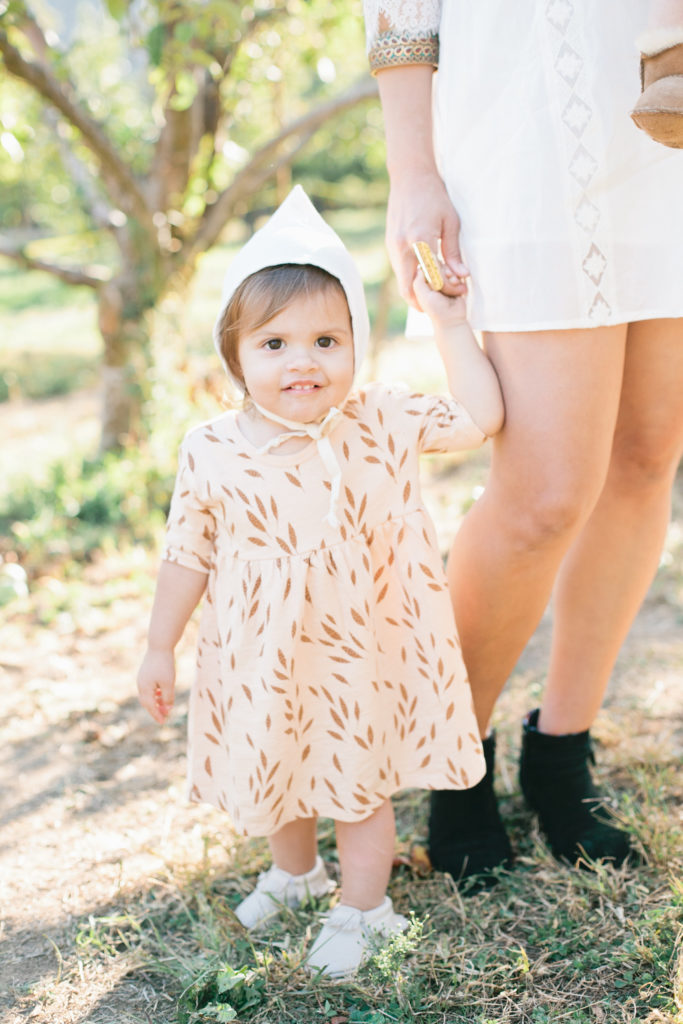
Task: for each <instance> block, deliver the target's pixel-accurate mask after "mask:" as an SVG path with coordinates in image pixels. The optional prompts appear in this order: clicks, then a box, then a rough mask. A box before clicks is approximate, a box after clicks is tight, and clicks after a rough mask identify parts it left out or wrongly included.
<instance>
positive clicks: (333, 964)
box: [308, 800, 408, 978]
mask: <svg viewBox="0 0 683 1024" xmlns="http://www.w3.org/2000/svg"><path fill="white" fill-rule="evenodd" d="M335 825H336V828H337V850H338V852H339V863H340V864H341V874H342V895H341V902H340V903H339V904H338V905H337V906H336V907H335V908H334V910H333V911H332V913H331V914H330V916H329V918H328V919H327V922H326V923H325V925H323V928H322V930H321V931H320V933H319V934H318V937H317V938H316V940H315V942H314V943H313V945H312V946H311V950H310V953H309V955H308V963H309V965H310V967H312V968H313V969H315V970H322V971H323V973H325V974H327V975H329V976H330V977H332V978H346V977H349V976H350V975H352V974H353V973H354V972H355V971H356V970H357V968H358V966H359V965H360V964H361V962H362V961H363V958H364V957H365V956H366V955H367V952H368V950H369V949H370V948H371V945H372V943H373V942H374V941H378V940H379V939H380V938H381V937H382V936H384V937H387V936H389V935H391V934H393V933H395V932H400V931H403V930H404V929H405V928H407V927H408V921H407V920H406V918H405V917H403V916H402V915H401V914H397V913H396V912H395V911H394V908H393V905H392V902H391V900H390V899H389V897H388V896H387V895H386V891H387V884H388V882H389V875H390V874H391V862H392V860H393V857H394V840H395V838H396V828H395V826H394V809H393V807H392V806H391V801H390V800H386V801H385V802H384V803H383V804H382V806H381V807H379V808H378V809H377V810H376V811H375V812H374V813H373V814H371V815H370V817H369V818H366V819H365V820H364V821H357V822H348V821H337V822H335Z"/></svg>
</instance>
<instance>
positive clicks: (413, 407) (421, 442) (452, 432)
mask: <svg viewBox="0 0 683 1024" xmlns="http://www.w3.org/2000/svg"><path fill="white" fill-rule="evenodd" d="M403 411H404V414H405V415H407V416H413V417H415V421H416V422H417V423H419V429H418V433H417V446H418V449H419V451H420V452H457V451H466V450H467V449H470V448H479V447H480V446H481V445H482V444H483V443H484V441H486V434H484V433H482V431H481V430H480V429H479V427H478V426H477V424H476V423H475V422H474V420H473V419H472V417H471V416H470V414H469V413H468V411H467V409H465V407H464V406H463V405H460V403H459V402H456V400H455V399H454V398H449V397H447V396H445V395H421V394H414V393H413V394H411V393H409V392H406V395H405V399H404V410H403Z"/></svg>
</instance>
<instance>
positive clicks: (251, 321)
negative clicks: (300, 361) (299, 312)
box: [218, 263, 346, 387]
mask: <svg viewBox="0 0 683 1024" xmlns="http://www.w3.org/2000/svg"><path fill="white" fill-rule="evenodd" d="M330 288H338V289H339V291H340V292H341V294H342V295H343V296H344V299H346V293H345V291H344V289H343V287H342V285H341V283H340V281H339V279H338V278H336V277H334V276H333V275H332V274H328V272H327V271H326V270H323V269H322V268H321V267H315V266H313V265H311V264H310V263H301V264H299V263H282V264H279V265H278V266H275V267H265V268H264V269H263V270H257V271H256V273H255V274H250V275H249V277H245V279H244V281H242V283H241V284H240V285H239V286H238V287H237V288H236V289H235V291H234V293H233V295H232V296H231V298H230V301H229V302H228V304H227V306H226V307H225V311H224V312H223V315H222V317H221V319H220V324H219V327H218V334H219V338H220V351H221V355H222V356H223V359H224V360H225V363H226V365H227V367H228V369H229V370H230V373H231V374H232V376H233V377H235V379H236V380H238V381H240V383H241V384H242V386H243V387H244V377H243V376H242V368H241V366H240V362H239V357H238V346H239V339H240V335H242V334H244V332H245V331H253V330H255V329H256V328H258V327H262V326H263V325H264V324H267V323H268V321H269V320H272V319H273V317H274V316H277V314H278V313H279V312H280V311H281V310H283V309H285V308H286V307H287V306H288V305H289V304H290V302H291V301H292V300H293V299H295V298H297V297H298V296H299V295H313V294H315V293H316V292H324V291H327V290H328V289H330Z"/></svg>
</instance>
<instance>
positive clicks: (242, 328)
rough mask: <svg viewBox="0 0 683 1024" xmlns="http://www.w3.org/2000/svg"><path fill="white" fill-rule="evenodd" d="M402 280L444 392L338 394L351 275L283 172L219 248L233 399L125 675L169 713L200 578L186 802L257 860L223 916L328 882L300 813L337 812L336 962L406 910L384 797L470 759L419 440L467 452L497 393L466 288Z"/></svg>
mask: <svg viewBox="0 0 683 1024" xmlns="http://www.w3.org/2000/svg"><path fill="white" fill-rule="evenodd" d="M415 289H416V294H417V295H418V297H419V300H420V302H421V303H422V305H423V308H424V309H425V311H426V312H427V313H428V314H429V315H430V317H431V318H432V320H433V323H434V328H435V334H436V340H437V344H438V346H439V351H440V353H441V355H442V357H443V361H444V364H445V368H446V371H447V377H448V382H449V387H450V390H451V393H452V395H453V397H433V396H425V395H420V394H411V393H410V392H409V391H407V390H404V389H401V388H398V387H390V386H381V385H370V386H367V387H364V388H360V389H357V390H352V384H353V379H354V376H355V375H356V374H357V372H358V369H359V367H360V364H361V360H362V358H363V352H364V349H365V347H366V343H367V338H368V318H367V310H366V306H365V298H364V294H363V287H362V282H361V280H360V276H359V274H358V271H357V269H356V267H355V265H354V263H353V261H352V259H351V256H350V254H349V253H348V251H347V250H346V249H345V248H344V246H343V244H342V242H341V240H340V239H339V238H338V236H337V235H336V234H335V233H334V232H333V231H332V229H331V228H330V227H329V226H328V225H327V224H326V223H325V221H324V220H323V219H322V218H321V217H320V216H319V215H318V213H317V212H316V210H315V208H314V207H313V205H312V204H311V202H310V200H309V199H308V197H307V196H306V194H305V193H304V192H303V190H302V189H301V188H300V187H296V188H295V189H294V190H293V192H292V193H290V195H289V197H288V198H287V199H286V200H285V202H284V203H283V204H282V206H281V207H280V208H279V209H278V210H277V211H276V212H275V214H274V215H273V216H272V217H271V219H270V220H269V221H268V223H267V224H266V226H265V227H263V228H262V229H261V230H260V231H258V232H257V233H256V234H255V235H254V236H253V238H252V239H251V240H250V241H249V242H248V243H247V245H246V246H245V247H244V249H243V250H242V251H241V252H240V254H239V255H238V256H237V258H236V259H235V261H234V263H233V264H232V266H231V267H230V268H229V271H228V274H227V277H226V281H225V285H224V290H223V305H222V310H221V313H220V316H219V318H218V321H217V325H216V329H215V332H214V336H215V340H216V344H217V347H218V350H219V353H220V355H221V358H222V360H223V363H224V365H225V367H226V369H227V372H228V374H229V375H230V376H231V377H232V379H233V381H234V382H235V383H236V384H237V385H238V387H239V388H240V390H241V391H242V392H243V394H244V404H243V407H242V408H241V409H239V410H236V411H230V412H227V413H224V414H223V415H220V416H218V417H217V418H216V419H214V420H212V421H211V422H209V423H205V424H203V425H202V426H199V427H197V428H195V429H194V430H191V431H190V432H189V434H188V435H187V437H186V438H185V441H184V443H183V445H182V448H181V453H180V460H179V470H178V477H177V482H176V487H175V491H174V495H173V500H172V504H171V510H170V513H169V519H168V532H167V540H166V547H165V550H164V556H163V561H162V564H161V568H160V571H159V579H158V585H157V591H156V597H155V601H154V607H153V611H152V617H151V624H150V628H149V641H148V648H147V652H146V655H145V658H144V661H143V664H142V667H141V669H140V672H139V677H138V688H139V694H140V700H141V703H142V705H143V706H144V707H145V708H146V709H147V710H148V711H149V713H150V714H151V715H152V717H153V718H154V719H155V720H156V721H158V722H160V723H161V722H163V721H164V720H165V719H166V717H167V715H168V714H169V712H170V709H171V707H172V705H173V692H174V681H175V669H174V648H175V646H176V644H177V643H178V641H179V639H180V637H181V635H182V633H183V630H184V627H185V625H186V623H187V621H188V618H189V616H190V615H191V614H192V611H193V609H194V608H195V606H196V604H197V603H198V601H199V600H200V598H201V597H202V595H204V598H205V599H204V605H203V611H202V617H201V622H200V631H199V643H198V651H197V679H196V683H195V686H194V688H193V690H192V695H191V700H190V724H189V756H188V760H189V792H190V798H191V799H192V800H197V801H208V802H209V803H212V804H214V805H216V806H217V807H220V808H222V809H223V810H225V811H226V812H228V814H229V815H230V817H231V819H232V822H233V824H234V826H235V828H236V829H237V830H238V831H239V832H240V833H242V834H244V835H256V836H259V835H260V836H267V837H268V840H269V844H270V848H271V852H272V859H273V866H272V867H271V868H270V870H269V871H267V872H265V874H263V875H262V876H261V877H260V879H259V881H258V884H257V885H256V888H255V890H254V891H253V892H252V893H251V894H250V895H249V896H247V898H246V899H245V900H243V902H242V903H241V904H240V905H239V906H238V907H237V909H236V914H237V917H238V918H239V920H240V921H241V923H242V924H243V925H244V926H245V927H246V928H257V927H259V926H262V925H263V924H264V923H265V922H267V920H268V919H269V918H271V917H272V916H273V915H275V914H277V913H279V912H280V910H281V909H282V907H283V906H285V905H289V906H296V905H298V904H299V903H300V902H302V901H303V900H304V899H305V898H306V897H307V896H309V895H312V896H320V895H322V894H325V893H327V892H329V891H330V889H331V887H332V886H331V882H330V879H329V878H328V876H327V873H326V870H325V867H324V865H323V863H322V861H321V859H320V857H319V856H318V855H317V847H316V819H317V818H318V817H319V816H321V815H323V816H326V817H331V818H333V819H334V821H335V826H336V835H337V844H338V852H339V862H340V868H341V894H340V900H339V902H338V904H337V905H336V907H335V908H334V909H333V911H332V912H331V914H330V915H329V918H328V920H327V922H326V923H325V924H324V926H323V928H322V931H321V932H320V934H319V935H318V936H317V938H316V940H315V942H314V943H313V946H312V949H311V951H310V953H309V956H308V958H307V962H308V964H309V965H310V966H311V967H313V968H315V969H320V970H322V971H323V972H325V973H326V974H327V975H330V976H332V977H345V976H349V975H350V974H352V973H353V972H354V971H355V970H356V968H357V967H358V966H359V964H360V963H361V961H362V959H363V956H364V954H365V952H366V950H367V947H368V944H369V942H370V941H371V938H372V936H373V935H375V936H377V935H388V934H390V933H391V932H394V931H396V930H400V929H403V928H405V926H406V919H405V918H404V917H402V916H401V915H399V914H397V913H395V911H394V909H393V906H392V902H391V900H390V899H389V898H388V897H387V895H386V889H387V884H388V881H389V875H390V872H391V865H392V859H393V851H394V839H395V833H394V818H393V811H392V806H391V796H392V794H393V793H396V792H398V791H399V790H401V789H405V788H406V787H419V788H438V789H461V788H465V787H469V786H472V785H474V784H475V783H476V782H477V781H478V780H479V779H480V778H481V777H482V775H483V773H484V758H483V755H482V747H481V742H480V739H479V735H478V731H477V726H476V721H475V718H474V715H473V711H472V701H471V695H470V690H469V684H468V682H467V678H466V674H465V668H464V665H463V662H462V657H461V654H460V648H459V644H458V639H457V635H456V630H455V623H454V619H453V611H452V608H451V602H450V599H449V594H448V589H447V584H446V579H445V575H444V571H443V567H442V562H441V558H440V555H439V551H438V547H437V544H436V541H435V533H434V528H433V524H432V523H431V521H430V519H429V517H428V515H427V512H426V510H425V508H424V505H423V504H422V501H421V498H420V491H419V480H418V456H419V453H420V452H437V451H451V450H456V449H465V448H472V447H476V446H477V445H480V444H481V443H482V442H483V441H484V440H485V438H486V437H487V436H488V435H491V434H494V433H496V432H497V431H498V430H499V429H500V427H501V426H502V422H503V417H504V412H503V403H502V397H501V392H500V388H499V385H498V379H497V377H496V375H495V372H494V370H493V367H492V365H491V364H490V363H489V361H488V359H487V357H486V356H485V354H484V353H483V351H482V350H481V348H480V347H479V346H478V345H477V342H476V340H475V338H474V336H473V334H472V332H471V330H470V328H469V325H468V324H467V323H466V320H465V309H464V300H463V299H462V298H455V299H454V298H448V297H446V296H445V295H442V294H439V293H437V292H433V291H431V290H430V288H429V287H428V286H427V284H426V283H425V281H424V280H423V279H419V280H416V282H415Z"/></svg>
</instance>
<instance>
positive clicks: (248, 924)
mask: <svg viewBox="0 0 683 1024" xmlns="http://www.w3.org/2000/svg"><path fill="white" fill-rule="evenodd" d="M334 887H335V884H334V882H333V881H332V879H331V878H330V877H329V876H328V874H327V871H326V870H325V865H324V864H323V862H322V858H321V857H316V858H315V864H314V865H313V867H312V868H311V870H310V871H307V872H306V873H305V874H303V875H290V873H289V872H288V871H283V870H282V868H278V867H276V866H275V865H274V864H273V866H272V868H270V869H269V870H268V871H264V872H262V873H261V874H260V875H259V880H258V882H257V884H256V888H255V889H254V891H253V892H252V893H250V894H249V895H248V896H247V897H246V899H243V900H242V902H241V903H240V904H239V906H238V907H236V909H235V914H236V915H237V917H238V919H239V921H240V922H241V923H242V924H243V925H244V927H245V928H259V927H260V926H261V925H262V924H265V922H266V921H268V920H269V919H270V918H271V917H275V916H276V915H277V914H279V913H280V911H281V910H282V908H283V906H286V907H298V906H299V904H300V903H303V901H304V900H305V899H307V898H308V897H310V896H326V895H327V894H328V893H330V892H332V890H333V889H334Z"/></svg>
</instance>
